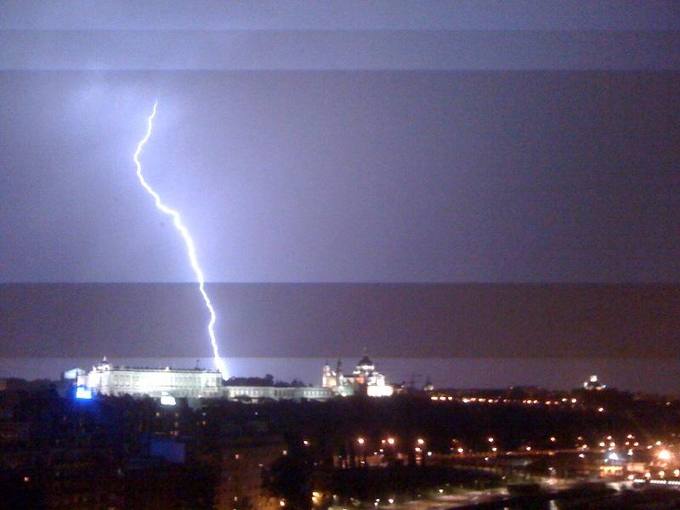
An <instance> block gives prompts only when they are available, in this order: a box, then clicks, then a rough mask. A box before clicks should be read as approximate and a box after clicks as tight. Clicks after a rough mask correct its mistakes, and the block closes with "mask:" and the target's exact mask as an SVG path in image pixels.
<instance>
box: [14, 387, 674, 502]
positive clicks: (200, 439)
mask: <svg viewBox="0 0 680 510" xmlns="http://www.w3.org/2000/svg"><path fill="white" fill-rule="evenodd" d="M679 423H680V405H679V404H678V402H676V401H672V400H665V399H660V398H650V397H642V396H635V395H630V394H626V393H620V392H616V391H615V390H609V389H603V390H601V391H597V392H595V391H588V390H586V389H581V390H575V391H574V392H569V393H561V394H555V393H551V392H546V391H545V390H540V389H537V388H525V389H522V388H515V389H510V390H499V391H496V392H492V391H485V392H481V391H480V392H473V391H467V392H460V391H459V392H456V391H437V392H429V393H428V392H421V391H412V392H409V391H404V392H402V393H401V394H399V395H395V396H393V397H390V398H385V399H371V398H368V397H366V396H354V397H348V398H342V397H337V398H335V399H331V400H329V401H326V402H318V401H305V400H302V401H299V402H294V401H285V400H284V401H274V400H272V401H266V400H264V401H260V402H259V403H252V402H230V401H224V400H218V399H215V400H212V399H205V400H202V402H201V405H200V406H198V407H195V406H189V405H188V403H187V401H186V400H183V399H177V400H176V402H175V405H162V404H161V402H160V401H159V400H154V399H151V398H136V399H133V398H131V397H126V396H123V397H107V396H100V397H98V398H95V399H92V400H87V399H76V398H74V395H73V394H64V395H61V396H60V394H59V393H58V392H57V391H56V390H55V388H54V387H53V386H52V385H51V384H50V383H48V382H43V383H40V382H38V383H32V384H20V383H19V382H16V383H15V384H9V385H7V386H6V387H5V389H4V390H3V391H0V494H2V498H0V507H1V508H35V509H41V508H45V509H128V508H132V509H134V508H140V509H142V508H143V509H154V508H163V509H202V508H205V509H208V508H217V509H239V510H241V509H249V508H250V509H253V508H261V509H265V510H266V509H270V508H271V509H274V508H284V507H285V508H299V509H309V508H329V507H337V508H342V507H347V508H348V507H350V505H353V507H357V506H358V507H360V508H361V507H364V508H368V507H371V508H375V507H376V506H378V507H381V506H383V505H386V506H389V505H391V504H392V503H390V501H392V502H393V503H394V504H397V503H399V502H400V501H402V502H403V501H407V500H413V499H419V498H436V497H439V496H441V495H446V494H448V493H453V492H455V493H456V494H458V495H460V494H462V493H464V491H465V490H469V489H480V488H484V487H487V488H492V487H501V486H504V485H507V484H508V483H510V482H511V483H521V482H522V481H524V482H526V481H527V480H530V479H531V480H533V479H549V478H551V477H552V478H555V479H560V480H562V481H564V480H570V481H572V482H573V481H576V480H592V479H598V478H599V479H602V480H606V479H614V480H619V481H621V482H624V483H628V484H630V485H633V484H635V483H639V482H635V480H634V479H639V481H641V482H642V483H643V484H646V485H648V486H651V485H652V483H655V484H657V485H655V487H657V486H658V487H661V485H662V484H663V486H664V488H666V487H671V486H674V485H680V464H679V463H678V460H677V459H679V458H680V449H678V445H680V441H679V440H678V438H677V437H676V434H677V433H678V432H680V431H679V429H678V424H679ZM461 491H463V492H461ZM633 495H635V496H636V497H638V494H637V493H635V494H633ZM547 497H548V496H545V495H544V496H541V498H543V499H540V498H539V501H543V502H546V501H548V500H547V499H545V498H547ZM549 497H554V496H552V495H551V496H549ZM562 497H571V496H568V495H563V496H562ZM607 497H610V496H607ZM611 497H613V496H611ZM619 497H620V496H619ZM655 497H656V496H655ZM664 497H667V496H664ZM617 501H620V500H617ZM644 504H648V502H647V503H644ZM506 506H509V507H512V505H511V504H510V503H508V505H506ZM613 508H616V506H614V507H613ZM631 508H634V507H631ZM642 508H644V506H643V507H642Z"/></svg>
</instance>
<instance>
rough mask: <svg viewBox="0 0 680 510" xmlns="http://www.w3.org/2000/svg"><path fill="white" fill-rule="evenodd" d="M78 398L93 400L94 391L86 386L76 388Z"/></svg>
mask: <svg viewBox="0 0 680 510" xmlns="http://www.w3.org/2000/svg"><path fill="white" fill-rule="evenodd" d="M76 398H77V399H78V400H92V390H91V389H90V388H87V387H85V386H78V387H77V388H76Z"/></svg>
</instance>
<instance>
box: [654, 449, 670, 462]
mask: <svg viewBox="0 0 680 510" xmlns="http://www.w3.org/2000/svg"><path fill="white" fill-rule="evenodd" d="M656 458H657V459H659V460H661V461H663V462H668V461H669V460H671V459H672V458H673V454H672V453H671V452H670V450H666V449H665V448H664V449H663V450H660V451H659V453H657V454H656Z"/></svg>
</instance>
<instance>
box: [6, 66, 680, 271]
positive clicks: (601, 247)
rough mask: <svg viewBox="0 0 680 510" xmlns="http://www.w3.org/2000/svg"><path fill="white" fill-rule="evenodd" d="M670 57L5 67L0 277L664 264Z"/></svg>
mask: <svg viewBox="0 0 680 510" xmlns="http://www.w3.org/2000/svg"><path fill="white" fill-rule="evenodd" d="M679 76H680V75H678V73H670V72H626V73H611V72H546V71H543V72H514V73H497V72H484V73H481V72H409V73H401V72H351V73H350V72H344V73H337V72H336V73H328V72H314V73H312V72H290V71H289V72H285V73H284V72H257V73H244V72H241V73H234V72H232V73H224V72H223V73H188V72H185V73H177V72H176V73H7V72H6V73H4V74H2V75H0V80H1V82H2V86H0V94H1V100H2V103H3V104H4V105H6V106H5V107H4V108H3V110H2V112H1V113H0V131H1V132H2V133H3V137H2V139H1V140H0V146H1V149H2V150H1V152H0V162H1V163H2V168H4V169H5V172H4V174H3V176H2V179H3V186H2V191H1V193H2V203H3V207H4V211H3V214H2V215H1V216H0V234H1V235H0V236H1V237H2V238H3V239H4V240H5V241H6V242H4V243H3V244H2V248H1V249H2V254H3V257H2V258H3V260H4V261H5V262H4V268H3V271H2V279H3V280H4V281H103V282H106V281H189V280H191V279H192V278H193V277H192V275H191V273H190V271H189V268H188V265H187V263H186V259H185V253H184V248H183V246H182V245H181V241H180V239H179V238H178V236H177V235H176V232H174V230H172V229H171V228H170V225H169V224H168V223H167V221H165V218H163V217H161V216H159V214H158V213H157V211H156V210H155V209H154V208H153V205H152V203H151V202H150V201H149V200H148V197H147V196H146V195H145V194H144V193H143V192H142V191H141V189H140V188H139V185H138V184H137V182H136V180H135V176H134V168H133V166H132V161H131V153H132V150H133V148H134V145H135V143H136V141H137V139H138V138H139V137H140V136H141V133H142V129H143V127H144V116H145V115H146V114H147V112H148V110H149V108H150V105H151V102H152V101H153V98H154V96H155V95H156V94H157V95H158V96H159V97H160V100H161V105H160V111H159V115H158V119H157V124H156V131H155V133H154V135H153V138H152V140H151V141H150V143H149V145H148V147H147V150H146V152H145V153H144V155H143V160H144V163H145V165H146V169H147V175H148V177H149V179H151V181H152V182H153V183H154V184H155V185H156V186H157V188H158V189H159V191H160V192H161V193H162V194H163V195H164V196H165V197H166V199H167V201H168V202H169V203H171V204H173V205H175V206H177V207H179V208H180V210H182V211H183V212H184V215H185V217H186V220H187V223H188V225H189V227H190V228H191V229H192V232H193V233H194V236H195V237H196V240H197V245H198V247H199V253H200V256H201V259H202V261H203V264H204V266H205V268H206V273H207V276H208V278H209V279H210V280H212V281H430V282H434V281H494V282H495V281H535V282H543V281H568V282H583V281H607V282H620V281H623V282H632V281H648V282H649V281H666V282H671V281H678V280H679V279H680V265H679V264H677V255H678V253H680V244H679V243H680V238H679V237H678V235H677V233H678V232H680V192H679V190H678V185H679V183H678V173H677V169H678V167H679V166H680V157H679V153H678V151H679V147H680V143H679V140H680V115H679V111H678V105H680V89H678V87H677V86H676V84H677V82H678V79H679Z"/></svg>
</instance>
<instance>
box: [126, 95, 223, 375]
mask: <svg viewBox="0 0 680 510" xmlns="http://www.w3.org/2000/svg"><path fill="white" fill-rule="evenodd" d="M157 110H158V100H156V101H155V102H154V104H153V110H152V111H151V114H150V115H149V116H148V117H147V119H146V133H145V134H144V137H143V138H142V139H141V140H140V141H139V143H138V144H137V149H136V150H135V153H134V156H133V158H132V159H133V160H134V162H135V166H136V168H137V172H136V173H137V178H138V179H139V183H140V184H141V185H142V187H143V188H144V190H145V191H146V192H147V193H148V194H149V195H151V197H152V198H153V199H154V204H155V206H156V209H158V210H159V211H161V212H162V213H163V214H166V215H167V216H170V217H171V218H172V223H173V225H174V226H175V228H176V229H177V231H178V232H179V233H180V235H181V236H182V239H183V240H184V244H185V246H186V249H187V256H188V258H189V264H190V265H191V269H192V270H193V272H194V276H195V277H196V281H197V282H198V289H199V291H200V293H201V296H202V297H203V302H204V303H205V306H206V308H207V309H208V312H209V314H210V321H209V322H208V336H209V337H210V345H211V347H212V351H213V360H214V362H215V366H216V367H217V369H218V370H219V371H220V373H221V374H222V378H223V379H225V380H226V379H227V378H228V372H227V367H226V365H225V363H224V360H223V359H222V358H221V357H220V353H219V348H218V346H217V337H216V335H215V323H216V322H217V314H216V313H215V309H214V308H213V305H212V302H211V301H210V297H209V296H208V293H207V292H206V290H205V276H204V274H203V269H202V268H201V265H200V264H199V263H198V256H197V255H196V246H195V244H194V240H193V238H192V237H191V234H190V233H189V229H187V227H186V226H185V225H184V223H183V222H182V216H181V215H180V213H179V211H177V210H176V209H173V208H171V207H169V206H167V205H166V204H164V203H163V201H162V200H161V197H160V195H159V194H158V193H157V192H156V191H155V190H154V189H153V188H152V187H151V185H149V183H148V182H147V181H146V179H145V178H144V175H143V173H142V164H141V162H140V161H139V156H140V154H141V153H142V150H143V149H144V146H145V145H146V143H147V142H148V141H149V138H151V133H152V132H153V121H154V119H155V118H156V112H157Z"/></svg>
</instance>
